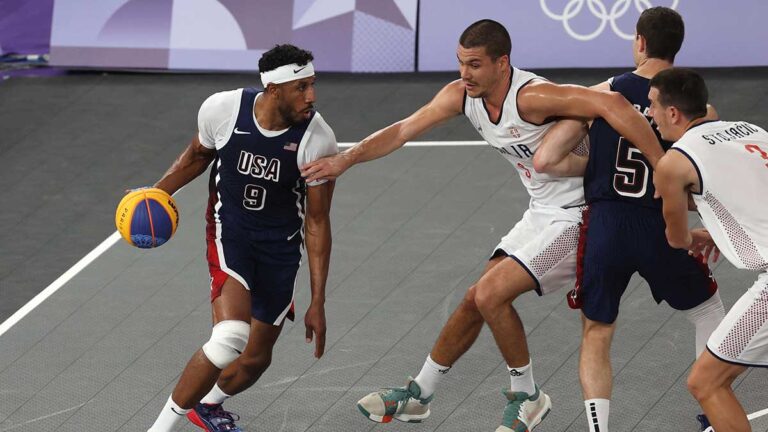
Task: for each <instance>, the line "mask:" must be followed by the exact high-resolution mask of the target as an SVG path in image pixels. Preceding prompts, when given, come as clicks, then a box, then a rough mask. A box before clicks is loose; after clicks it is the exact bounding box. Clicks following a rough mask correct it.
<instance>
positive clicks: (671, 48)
mask: <svg viewBox="0 0 768 432" xmlns="http://www.w3.org/2000/svg"><path fill="white" fill-rule="evenodd" d="M636 31H637V34H638V35H640V36H642V37H644V38H645V44H646V45H645V46H646V51H647V53H648V57H650V58H657V59H662V60H668V61H670V62H673V61H675V55H677V52H678V51H680V47H681V46H682V45H683V38H685V24H684V23H683V17H681V16H680V14H679V13H677V11H675V10H674V9H670V8H668V7H663V6H656V7H652V8H650V9H646V10H644V11H643V13H642V14H640V18H639V19H638V20H637V27H636Z"/></svg>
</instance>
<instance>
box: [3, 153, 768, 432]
mask: <svg viewBox="0 0 768 432" xmlns="http://www.w3.org/2000/svg"><path fill="white" fill-rule="evenodd" d="M338 144H339V147H341V148H346V147H352V146H353V145H355V144H357V142H340V143H338ZM484 145H487V143H486V142H485V141H409V142H407V143H405V147H467V146H484ZM174 195H175V194H174ZM118 240H120V233H119V232H117V231H115V232H114V233H112V235H110V236H109V237H107V238H106V240H104V241H103V242H101V244H100V245H98V246H96V248H95V249H94V250H92V251H90V252H89V253H88V255H86V256H84V257H83V258H82V259H81V260H80V261H78V262H77V263H76V264H75V265H73V266H72V267H71V268H70V269H69V270H67V271H66V272H64V274H62V275H61V276H59V278H58V279H56V280H55V281H53V283H51V284H50V285H48V287H47V288H45V289H44V290H43V291H41V292H40V294H38V295H36V296H35V297H34V298H33V299H32V300H30V301H29V302H28V303H27V304H25V305H24V306H22V307H21V309H19V310H18V311H16V313H14V314H13V315H11V317H10V318H8V319H7V320H5V321H4V322H3V323H2V324H0V336H2V335H3V334H5V332H7V331H8V330H10V329H11V327H13V326H14V325H16V323H18V322H19V321H21V319H22V318H24V317H25V316H27V315H28V314H29V313H30V312H32V311H33V310H34V309H35V308H36V307H37V306H39V305H40V303H42V302H44V301H45V299H47V298H48V297H50V296H51V295H53V293H55V292H56V291H58V290H59V288H61V287H62V286H64V285H65V284H66V283H67V282H69V280H70V279H72V278H73V277H75V276H77V274H78V273H80V272H81V271H82V270H83V269H84V268H86V267H88V265H89V264H90V263H92V262H93V261H94V260H95V259H96V258H98V257H99V256H100V255H101V254H103V253H104V252H106V251H107V249H109V248H110V247H112V245H114V244H115V243H117V242H118ZM764 415H768V408H766V409H764V410H760V411H757V412H754V413H752V414H749V415H748V416H747V418H748V419H749V420H754V419H756V418H758V417H762V416H764Z"/></svg>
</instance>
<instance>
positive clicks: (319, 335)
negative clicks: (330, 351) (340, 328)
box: [304, 303, 325, 358]
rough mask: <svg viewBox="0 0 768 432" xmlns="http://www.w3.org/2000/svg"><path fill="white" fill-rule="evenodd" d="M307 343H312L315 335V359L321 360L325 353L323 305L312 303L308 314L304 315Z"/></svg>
mask: <svg viewBox="0 0 768 432" xmlns="http://www.w3.org/2000/svg"><path fill="white" fill-rule="evenodd" d="M304 326H305V327H306V329H307V331H306V337H307V343H312V338H313V335H314V340H315V357H316V358H320V357H322V356H323V352H324V351H325V307H324V306H323V305H321V304H315V303H311V304H310V305H309V309H307V314H306V315H304Z"/></svg>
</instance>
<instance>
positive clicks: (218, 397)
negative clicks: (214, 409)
mask: <svg viewBox="0 0 768 432" xmlns="http://www.w3.org/2000/svg"><path fill="white" fill-rule="evenodd" d="M231 397H232V396H231V395H228V394H226V393H224V391H223V390H222V389H221V387H219V384H216V385H214V386H213V388H212V389H211V391H209V392H208V394H207V395H205V397H204V398H203V399H202V400H201V401H200V402H201V403H204V404H209V405H218V404H220V403H223V402H224V401H225V400H227V399H229V398H231Z"/></svg>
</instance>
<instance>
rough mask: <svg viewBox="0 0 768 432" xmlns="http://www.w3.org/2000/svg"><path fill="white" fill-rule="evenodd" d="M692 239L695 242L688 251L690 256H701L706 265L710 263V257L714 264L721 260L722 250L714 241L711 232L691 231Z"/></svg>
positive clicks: (704, 230)
mask: <svg viewBox="0 0 768 432" xmlns="http://www.w3.org/2000/svg"><path fill="white" fill-rule="evenodd" d="M691 238H692V240H693V241H692V242H691V246H690V248H689V249H688V254H689V255H693V256H700V257H701V260H702V262H704V263H706V262H707V261H709V258H710V257H711V258H712V262H713V263H714V262H717V260H719V259H720V249H718V247H717V245H716V244H715V241H714V240H712V236H711V235H710V234H709V231H707V230H706V229H704V228H694V229H692V230H691Z"/></svg>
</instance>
